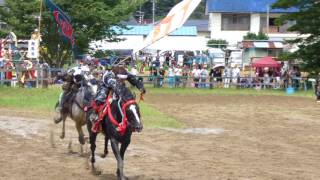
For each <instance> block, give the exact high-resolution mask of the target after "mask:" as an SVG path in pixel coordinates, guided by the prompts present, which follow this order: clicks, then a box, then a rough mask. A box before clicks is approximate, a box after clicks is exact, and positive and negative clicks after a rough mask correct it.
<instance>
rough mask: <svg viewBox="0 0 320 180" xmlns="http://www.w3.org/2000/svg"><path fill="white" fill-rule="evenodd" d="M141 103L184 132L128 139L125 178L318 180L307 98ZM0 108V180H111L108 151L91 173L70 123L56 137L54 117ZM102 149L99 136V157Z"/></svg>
mask: <svg viewBox="0 0 320 180" xmlns="http://www.w3.org/2000/svg"><path fill="white" fill-rule="evenodd" d="M146 103H148V104H150V105H151V106H153V107H155V108H157V109H158V110H160V111H162V112H164V113H166V114H168V115H170V116H172V117H174V118H176V119H177V120H179V121H180V122H182V123H184V124H185V126H186V128H187V129H185V130H175V129H148V128H146V129H144V131H143V132H142V133H141V134H134V135H133V139H132V144H131V145H130V146H129V149H128V150H127V153H126V156H125V174H126V176H127V177H128V178H129V179H139V180H140V179H142V180H144V179H156V180H157V179H190V180H197V179H200V180H201V179H208V180H211V179H281V180H282V179H290V180H291V179H299V180H300V179H320V171H319V169H320V163H319V162H320V156H319V153H320V144H319V142H320V136H319V130H320V121H319V117H320V111H319V108H320V105H317V104H316V103H315V101H314V100H313V99H308V98H295V97H274V96H228V97H227V96H177V95H157V96H151V95H149V96H147V97H146ZM0 111H1V114H0V143H1V145H0V153H1V158H0V179H6V180H7V179H19V180H20V179H32V180H33V179H54V180H57V179H58V180H59V179H61V180H62V179H86V180H87V179H89V180H90V179H108V180H109V179H111V180H112V179H116V176H115V171H116V161H115V158H114V156H113V154H112V152H111V153H110V154H109V155H108V157H107V158H106V159H101V158H98V162H97V165H98V166H99V168H100V169H101V170H102V171H103V173H102V175H100V176H94V175H92V174H91V173H90V169H89V168H88V167H89V164H88V160H87V159H88V158H87V157H82V156H80V154H79V151H80V150H79V149H80V148H79V145H78V142H77V135H76V130H75V128H74V126H73V122H72V121H71V120H69V121H68V123H67V132H66V133H67V134H66V135H67V137H66V138H65V139H64V140H60V139H59V133H60V131H61V125H54V124H53V122H52V116H53V114H50V115H47V114H43V113H41V112H38V113H37V114H40V115H38V116H36V115H35V113H34V112H23V111H19V110H18V111H17V110H12V109H8V108H0ZM201 128H205V129H201ZM51 134H53V136H51ZM50 137H52V138H50ZM50 139H53V142H54V146H55V147H52V145H51V143H50ZM70 142H72V144H70ZM102 145H103V138H102V137H100V139H99V140H98V146H99V148H98V150H97V153H101V152H102ZM69 146H70V147H71V148H72V150H70V149H69V148H68V147H69ZM110 150H111V149H110ZM84 151H85V152H86V151H88V147H87V146H84Z"/></svg>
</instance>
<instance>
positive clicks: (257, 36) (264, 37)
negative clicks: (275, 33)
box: [243, 32, 269, 40]
mask: <svg viewBox="0 0 320 180" xmlns="http://www.w3.org/2000/svg"><path fill="white" fill-rule="evenodd" d="M243 39H244V40H268V39H269V37H268V36H267V35H266V34H264V33H262V32H259V33H258V34H256V33H251V32H248V33H247V34H246V35H245V36H244V37H243Z"/></svg>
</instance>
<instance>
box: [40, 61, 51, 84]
mask: <svg viewBox="0 0 320 180" xmlns="http://www.w3.org/2000/svg"><path fill="white" fill-rule="evenodd" d="M41 70H42V71H41V79H42V80H41V81H42V88H48V86H49V77H50V67H49V64H48V63H43V64H42V65H41Z"/></svg>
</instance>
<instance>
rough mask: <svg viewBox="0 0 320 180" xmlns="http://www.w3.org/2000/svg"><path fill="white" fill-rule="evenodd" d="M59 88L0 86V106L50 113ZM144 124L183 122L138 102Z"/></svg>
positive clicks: (179, 125)
mask: <svg viewBox="0 0 320 180" xmlns="http://www.w3.org/2000/svg"><path fill="white" fill-rule="evenodd" d="M60 92H61V90H60V88H50V89H41V88H40V89H27V88H26V89H23V88H7V87H0V107H5V108H14V109H20V110H21V109H23V110H29V111H35V112H36V111H41V112H44V113H48V114H49V113H50V112H52V111H53V107H54V105H55V103H56V102H57V100H58V98H59V95H60ZM140 108H141V114H142V115H143V119H144V125H145V126H146V127H151V128H168V127H169V128H182V127H183V124H182V123H180V122H178V121H176V120H175V119H173V118H171V117H169V116H167V115H165V114H163V113H161V112H160V111H158V110H156V109H154V108H152V107H150V106H149V105H148V104H146V103H144V102H142V103H140Z"/></svg>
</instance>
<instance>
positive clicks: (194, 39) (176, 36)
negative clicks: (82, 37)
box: [91, 25, 207, 51]
mask: <svg viewBox="0 0 320 180" xmlns="http://www.w3.org/2000/svg"><path fill="white" fill-rule="evenodd" d="M127 27H128V29H115V31H116V32H117V34H119V36H118V38H120V39H123V41H120V42H108V41H97V42H94V43H92V44H91V47H92V48H94V49H100V50H120V49H126V50H134V51H137V50H139V47H141V45H142V44H143V41H144V39H145V38H146V37H147V35H148V34H149V33H150V32H151V31H152V28H153V27H152V26H133V25H129V26H127ZM206 43H207V39H206V38H205V37H200V36H198V31H197V27H196V26H183V27H181V28H179V29H177V30H176V31H174V32H172V33H171V34H170V35H169V36H166V37H164V38H162V39H160V40H159V41H157V42H155V43H154V44H152V45H150V46H149V47H147V48H146V49H149V50H162V51H165V50H186V51H187V50H190V51H195V50H206V49H207V47H206ZM137 48H138V49H137Z"/></svg>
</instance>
